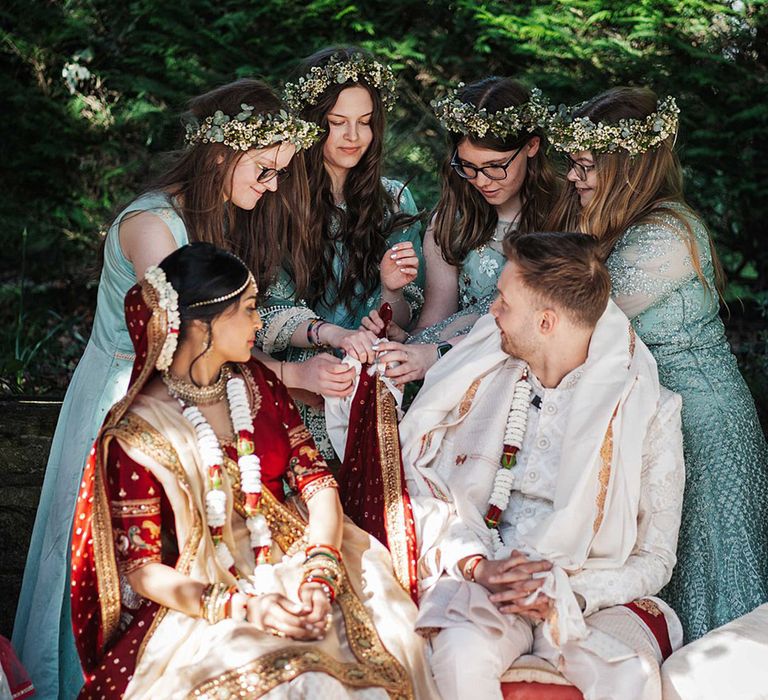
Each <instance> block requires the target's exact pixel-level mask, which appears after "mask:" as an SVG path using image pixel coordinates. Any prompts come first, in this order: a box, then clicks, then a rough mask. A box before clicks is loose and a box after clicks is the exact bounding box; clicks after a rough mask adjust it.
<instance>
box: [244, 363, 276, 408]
mask: <svg viewBox="0 0 768 700" xmlns="http://www.w3.org/2000/svg"><path fill="white" fill-rule="evenodd" d="M237 368H238V369H239V370H240V373H241V374H242V375H243V379H245V385H246V386H247V387H248V402H249V403H250V404H251V417H252V418H256V415H257V414H258V412H259V410H260V409H261V401H262V399H261V391H259V385H258V384H257V383H256V380H255V379H254V378H253V374H252V372H251V370H250V368H249V367H248V366H247V365H237ZM270 386H271V384H270Z"/></svg>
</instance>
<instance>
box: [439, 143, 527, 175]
mask: <svg viewBox="0 0 768 700" xmlns="http://www.w3.org/2000/svg"><path fill="white" fill-rule="evenodd" d="M524 146H525V144H523V145H522V146H520V148H518V149H517V150H516V151H515V152H514V153H513V154H512V155H511V156H510V157H509V160H508V161H507V162H506V163H500V164H499V165H484V166H482V167H479V166H477V165H472V164H471V163H465V162H464V161H462V160H460V159H459V151H458V149H457V150H455V151H454V152H453V155H452V156H451V167H452V168H453V169H454V171H455V172H456V174H457V175H458V176H459V177H461V178H464V179H465V180H474V179H475V178H476V177H477V175H478V173H482V174H483V175H485V176H486V177H487V178H488V179H489V180H503V179H504V178H505V177H506V176H507V168H508V167H509V166H510V165H511V164H512V161H513V160H514V159H515V158H517V155H518V154H519V153H520V151H522V150H523V147H524Z"/></svg>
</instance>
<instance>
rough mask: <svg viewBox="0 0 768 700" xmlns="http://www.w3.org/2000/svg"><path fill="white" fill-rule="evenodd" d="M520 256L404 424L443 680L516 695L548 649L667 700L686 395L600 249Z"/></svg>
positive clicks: (579, 671) (518, 249) (435, 662)
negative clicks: (663, 666) (670, 382)
mask: <svg viewBox="0 0 768 700" xmlns="http://www.w3.org/2000/svg"><path fill="white" fill-rule="evenodd" d="M506 252H507V257H508V263H507V265H506V267H505V268H504V270H503V273H502V275H501V278H500V280H499V284H498V289H499V296H498V298H497V299H496V301H495V302H494V304H493V306H492V307H491V313H490V315H488V316H485V317H483V318H482V319H481V320H480V321H479V322H478V323H477V325H476V326H475V328H474V330H473V331H472V333H471V334H470V335H469V336H468V337H467V338H466V339H465V340H464V341H462V342H461V343H460V344H459V345H458V346H457V347H456V348H455V349H454V350H452V351H451V352H450V353H449V354H448V355H447V356H446V357H445V358H444V359H443V360H441V361H440V362H439V363H438V364H437V365H435V366H434V368H433V369H432V370H430V372H429V373H428V374H427V377H426V380H425V384H424V387H423V389H422V390H421V392H420V394H419V395H418V397H417V399H416V401H415V402H414V404H413V405H412V406H411V408H410V410H409V411H408V413H407V414H406V416H405V418H404V419H403V421H402V423H401V424H400V438H401V444H402V453H403V461H404V465H405V473H406V477H407V479H408V486H409V490H410V493H411V497H412V501H413V510H414V517H415V520H416V528H417V533H418V540H419V546H420V558H419V573H420V576H421V584H422V585H421V593H422V598H421V610H420V615H419V620H418V626H419V627H420V628H422V629H423V631H424V633H426V634H429V635H432V647H433V656H432V668H433V672H434V675H435V678H436V681H437V684H438V686H439V688H440V692H441V695H442V697H443V698H444V700H452V699H454V698H455V699H460V698H461V699H463V698H469V697H477V698H483V699H484V700H485V699H486V698H501V697H502V696H501V690H500V678H501V676H502V674H503V673H504V672H505V671H506V670H507V668H509V666H510V665H511V664H512V663H513V662H514V661H515V660H516V659H517V658H518V657H520V656H521V655H524V654H531V653H532V654H535V655H537V656H540V657H542V658H544V659H546V660H548V661H549V662H551V663H552V664H553V665H554V666H555V667H557V668H558V669H559V670H560V671H561V672H562V674H563V675H564V676H565V677H566V678H567V679H568V680H570V681H571V682H572V683H573V684H574V685H576V686H577V687H578V688H579V689H580V690H581V691H582V693H583V694H584V697H585V699H586V700H593V699H597V698H642V699H643V700H646V699H647V700H650V699H651V698H654V699H658V698H660V697H661V689H660V681H659V664H660V663H661V661H662V660H663V658H665V657H666V656H667V655H668V654H669V653H671V650H672V648H674V647H675V646H677V645H679V643H680V641H681V638H682V633H681V630H680V626H679V622H678V621H677V618H676V617H675V615H674V612H673V611H672V610H671V609H670V608H669V607H668V606H667V605H666V604H665V603H663V601H661V600H659V599H657V598H652V597H649V596H653V595H654V594H656V593H657V592H658V591H659V590H660V589H661V588H662V587H663V586H664V585H665V584H666V582H667V581H668V580H669V578H670V576H671V573H672V568H673V566H674V564H675V549H676V545H677V535H678V528H679V524H680V511H681V507H682V496H683V485H684V465H683V451H682V436H681V432H680V399H679V397H678V396H677V395H676V394H673V393H671V392H669V391H667V390H666V389H664V388H663V387H660V386H659V382H658V375H657V371H656V365H655V362H654V361H653V358H652V357H651V355H650V353H649V351H648V349H647V348H646V347H645V345H643V343H642V341H641V340H640V339H639V338H637V337H636V335H635V333H634V331H633V329H632V327H631V326H630V324H629V321H628V320H627V318H626V317H625V316H624V314H623V313H622V312H621V311H620V310H619V309H618V307H617V306H615V305H614V304H613V302H611V301H610V299H609V295H610V278H609V276H608V272H607V270H606V268H605V266H604V265H603V263H602V262H601V260H600V257H599V251H598V245H597V241H596V240H595V239H593V238H591V237H589V236H585V235H582V234H571V233H558V234H555V233H536V234H527V235H523V236H520V237H519V238H517V239H516V240H514V241H513V242H512V243H510V244H509V245H508V248H507V251H506ZM382 359H384V358H382Z"/></svg>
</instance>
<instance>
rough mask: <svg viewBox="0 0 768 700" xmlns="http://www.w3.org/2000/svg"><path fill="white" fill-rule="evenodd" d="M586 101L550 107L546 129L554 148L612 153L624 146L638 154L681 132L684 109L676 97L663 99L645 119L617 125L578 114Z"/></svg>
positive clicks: (622, 121)
mask: <svg viewBox="0 0 768 700" xmlns="http://www.w3.org/2000/svg"><path fill="white" fill-rule="evenodd" d="M585 104H586V102H582V103H581V104H578V105H576V106H575V107H571V108H568V107H566V106H565V105H560V106H559V107H557V108H555V107H550V114H549V116H548V117H547V126H546V131H547V136H548V138H549V141H550V143H551V144H552V146H553V148H555V149H556V150H558V151H563V152H566V153H575V152H578V151H592V152H593V153H610V152H613V151H617V150H618V149H620V148H623V149H624V150H625V151H627V153H629V154H630V155H633V156H636V155H639V154H640V153H645V152H646V151H649V150H650V149H651V148H655V147H656V146H658V145H659V144H660V143H661V142H662V141H665V140H666V139H668V138H669V137H670V136H674V135H675V134H676V133H677V127H678V121H679V120H678V115H679V114H680V108H679V107H678V106H677V102H675V98H674V97H665V98H664V99H663V100H659V101H658V103H657V106H656V111H655V112H652V113H651V114H649V115H648V116H647V117H645V119H621V120H619V121H618V122H617V123H616V124H605V123H604V122H598V123H597V124H595V123H594V122H593V121H592V120H591V119H590V118H589V117H574V116H573V114H574V112H576V111H577V110H578V109H580V108H581V107H583V106H584V105H585Z"/></svg>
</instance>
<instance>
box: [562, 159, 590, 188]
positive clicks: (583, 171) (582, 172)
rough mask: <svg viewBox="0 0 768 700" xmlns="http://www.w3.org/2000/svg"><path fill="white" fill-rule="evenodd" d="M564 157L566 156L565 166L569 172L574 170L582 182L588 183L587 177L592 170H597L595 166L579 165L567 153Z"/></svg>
mask: <svg viewBox="0 0 768 700" xmlns="http://www.w3.org/2000/svg"><path fill="white" fill-rule="evenodd" d="M563 155H564V156H565V164H566V166H567V168H568V170H569V171H570V170H573V172H575V173H576V177H577V178H579V180H580V181H581V182H586V180H587V175H589V172H590V170H594V169H595V164H594V163H592V165H584V163H579V162H578V161H576V160H574V159H573V158H571V157H570V156H569V155H568V154H567V153H563Z"/></svg>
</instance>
